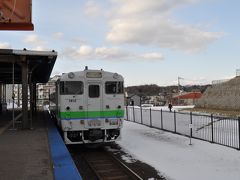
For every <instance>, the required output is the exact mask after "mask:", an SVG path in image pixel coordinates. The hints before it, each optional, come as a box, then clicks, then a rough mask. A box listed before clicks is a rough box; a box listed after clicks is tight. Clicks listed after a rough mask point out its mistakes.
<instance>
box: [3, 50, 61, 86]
mask: <svg viewBox="0 0 240 180" xmlns="http://www.w3.org/2000/svg"><path fill="white" fill-rule="evenodd" d="M56 59H57V52H55V51H54V50H53V51H30V50H26V49H24V50H14V49H0V83H3V84H12V82H13V74H14V83H15V84H20V83H22V66H23V65H26V66H27V69H28V74H31V82H33V83H46V82H47V81H48V80H49V77H50V74H51V72H52V69H53V66H54V64H55V61H56ZM13 69H14V73H13Z"/></svg>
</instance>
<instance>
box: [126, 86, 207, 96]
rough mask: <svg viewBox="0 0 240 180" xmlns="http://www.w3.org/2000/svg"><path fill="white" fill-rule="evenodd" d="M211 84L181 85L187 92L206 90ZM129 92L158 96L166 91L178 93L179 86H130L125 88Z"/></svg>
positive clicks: (181, 88)
mask: <svg viewBox="0 0 240 180" xmlns="http://www.w3.org/2000/svg"><path fill="white" fill-rule="evenodd" d="M208 86H209V85H193V86H180V90H182V91H185V92H191V91H200V92H202V93H203V92H204V91H205V90H206V88H207V87H208ZM125 90H126V92H127V93H128V94H137V95H144V96H157V95H159V94H165V93H168V94H169V93H177V92H178V86H158V85H156V84H150V85H140V86H129V87H126V88H125Z"/></svg>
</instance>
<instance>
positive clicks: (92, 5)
mask: <svg viewBox="0 0 240 180" xmlns="http://www.w3.org/2000/svg"><path fill="white" fill-rule="evenodd" d="M83 12H84V14H86V15H87V16H90V17H97V16H99V15H100V14H102V11H101V7H100V5H99V4H97V3H96V2H95V1H88V2H87V3H86V5H85V7H84V11H83Z"/></svg>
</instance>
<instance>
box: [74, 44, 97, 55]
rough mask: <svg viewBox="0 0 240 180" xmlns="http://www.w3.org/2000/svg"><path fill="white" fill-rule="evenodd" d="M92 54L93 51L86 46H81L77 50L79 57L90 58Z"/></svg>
mask: <svg viewBox="0 0 240 180" xmlns="http://www.w3.org/2000/svg"><path fill="white" fill-rule="evenodd" d="M92 53H93V49H92V47H91V46H88V45H82V46H80V48H79V49H78V50H77V54H78V55H80V56H91V55H92Z"/></svg>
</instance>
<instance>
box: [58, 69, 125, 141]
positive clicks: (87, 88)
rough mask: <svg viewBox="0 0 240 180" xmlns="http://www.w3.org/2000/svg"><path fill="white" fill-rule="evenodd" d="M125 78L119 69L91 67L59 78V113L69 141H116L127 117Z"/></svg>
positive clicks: (59, 124)
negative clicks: (118, 71) (113, 70)
mask: <svg viewBox="0 0 240 180" xmlns="http://www.w3.org/2000/svg"><path fill="white" fill-rule="evenodd" d="M123 84H124V80H123V77H122V76H121V75H119V74H117V73H112V72H106V71H103V70H88V68H87V67H86V68H85V70H84V71H78V72H70V73H65V74H63V75H62V76H61V77H60V78H59V80H58V81H57V82H56V93H55V98H54V99H55V103H56V109H55V116H56V119H57V124H58V126H59V127H60V129H61V130H62V131H63V137H64V141H65V143H66V144H88V143H102V142H104V143H105V142H113V141H115V140H117V139H119V138H120V135H121V128H122V126H123V125H122V123H123V117H124V86H123Z"/></svg>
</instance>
